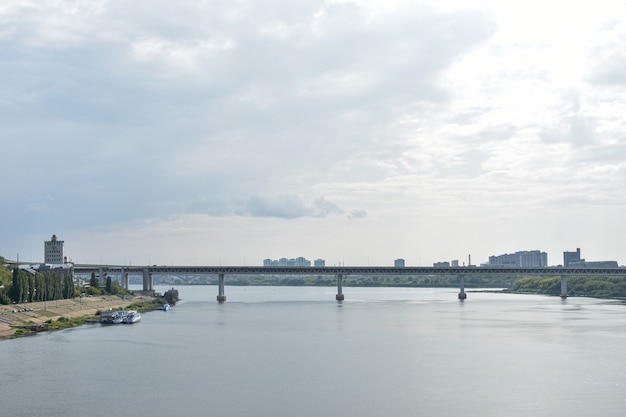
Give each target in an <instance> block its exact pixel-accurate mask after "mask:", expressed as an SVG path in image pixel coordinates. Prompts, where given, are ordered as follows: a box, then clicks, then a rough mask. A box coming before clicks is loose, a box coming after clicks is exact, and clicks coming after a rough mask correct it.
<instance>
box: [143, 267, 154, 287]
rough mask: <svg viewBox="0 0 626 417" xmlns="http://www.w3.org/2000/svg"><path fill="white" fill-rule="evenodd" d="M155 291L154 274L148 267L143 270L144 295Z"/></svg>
mask: <svg viewBox="0 0 626 417" xmlns="http://www.w3.org/2000/svg"><path fill="white" fill-rule="evenodd" d="M153 290H154V285H153V282H152V274H151V273H150V270H149V269H148V268H147V267H146V268H144V269H143V291H144V293H150V292H152V291H153Z"/></svg>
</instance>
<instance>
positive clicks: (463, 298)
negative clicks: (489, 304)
mask: <svg viewBox="0 0 626 417" xmlns="http://www.w3.org/2000/svg"><path fill="white" fill-rule="evenodd" d="M466 298H467V294H465V277H464V276H463V275H461V289H460V291H459V300H461V301H463V300H465V299H466Z"/></svg>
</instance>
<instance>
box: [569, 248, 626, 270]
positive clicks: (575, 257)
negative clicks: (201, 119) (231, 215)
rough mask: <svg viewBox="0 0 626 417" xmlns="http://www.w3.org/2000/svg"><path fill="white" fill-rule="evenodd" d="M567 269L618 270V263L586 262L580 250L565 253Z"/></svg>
mask: <svg viewBox="0 0 626 417" xmlns="http://www.w3.org/2000/svg"><path fill="white" fill-rule="evenodd" d="M563 266H564V267H565V268H618V267H619V265H618V264H617V261H586V260H585V259H584V258H581V257H580V248H576V252H563Z"/></svg>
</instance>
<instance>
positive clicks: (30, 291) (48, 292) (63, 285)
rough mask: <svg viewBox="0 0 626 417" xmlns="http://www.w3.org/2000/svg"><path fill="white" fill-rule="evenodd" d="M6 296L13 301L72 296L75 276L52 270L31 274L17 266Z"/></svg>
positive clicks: (56, 298)
mask: <svg viewBox="0 0 626 417" xmlns="http://www.w3.org/2000/svg"><path fill="white" fill-rule="evenodd" d="M6 297H7V298H8V299H9V300H10V301H11V302H13V303H27V302H33V301H52V300H60V299H66V298H72V297H74V278H73V277H72V275H71V274H65V276H61V274H59V273H57V272H52V271H48V272H43V273H35V274H30V273H28V272H26V271H24V270H23V269H20V268H15V269H13V277H12V280H11V286H10V288H9V289H8V291H7V292H6Z"/></svg>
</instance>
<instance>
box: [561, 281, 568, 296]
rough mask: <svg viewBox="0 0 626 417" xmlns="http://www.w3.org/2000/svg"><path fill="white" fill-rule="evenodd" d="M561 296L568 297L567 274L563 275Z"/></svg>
mask: <svg viewBox="0 0 626 417" xmlns="http://www.w3.org/2000/svg"><path fill="white" fill-rule="evenodd" d="M561 298H563V299H565V298H567V275H561Z"/></svg>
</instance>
